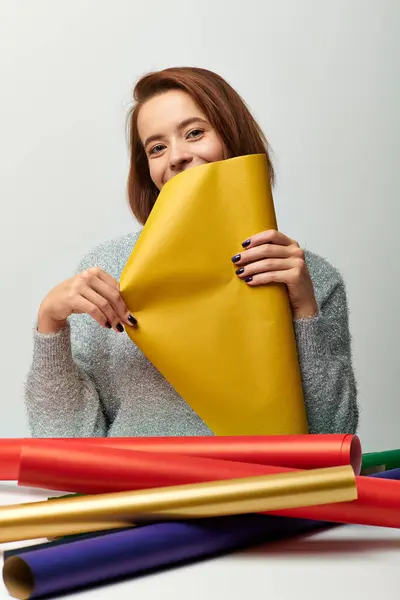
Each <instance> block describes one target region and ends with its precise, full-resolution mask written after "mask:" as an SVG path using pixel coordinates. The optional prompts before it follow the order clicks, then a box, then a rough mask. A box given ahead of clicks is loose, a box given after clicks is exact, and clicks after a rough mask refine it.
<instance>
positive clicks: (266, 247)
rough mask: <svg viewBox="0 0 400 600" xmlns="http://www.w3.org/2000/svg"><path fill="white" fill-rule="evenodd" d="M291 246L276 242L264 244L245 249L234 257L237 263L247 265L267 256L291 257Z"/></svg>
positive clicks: (234, 261) (233, 260)
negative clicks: (279, 244)
mask: <svg viewBox="0 0 400 600" xmlns="http://www.w3.org/2000/svg"><path fill="white" fill-rule="evenodd" d="M292 253H293V251H292V247H291V246H278V245H275V244H263V245H262V246H255V247H254V248H250V249H249V250H243V252H241V253H240V254H236V255H235V256H233V257H232V262H233V263H234V264H235V265H241V266H243V265H246V264H249V263H252V262H256V261H259V260H262V259H265V258H289V257H291V256H292Z"/></svg>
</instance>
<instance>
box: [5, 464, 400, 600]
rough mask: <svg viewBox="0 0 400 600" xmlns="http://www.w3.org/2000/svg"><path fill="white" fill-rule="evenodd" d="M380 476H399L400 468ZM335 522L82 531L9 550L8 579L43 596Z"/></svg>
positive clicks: (234, 519) (274, 520) (223, 521)
mask: <svg viewBox="0 0 400 600" xmlns="http://www.w3.org/2000/svg"><path fill="white" fill-rule="evenodd" d="M374 477H377V478H386V479H390V478H394V479H398V478H400V469H396V470H393V471H386V472H385V473H379V474H377V475H374ZM330 526H336V525H333V524H332V523H326V522H320V521H313V520H306V519H292V518H285V517H275V516H267V515H266V516H259V515H240V516H229V517H215V518H213V519H209V520H207V519H205V520H204V521H203V520H199V521H196V522H194V521H190V522H182V523H158V524H154V525H147V526H144V527H143V528H142V531H140V529H130V530H125V531H124V532H109V533H108V534H107V535H95V534H87V535H84V536H79V537H80V539H79V540H76V539H71V538H63V539H60V540H57V541H56V542H51V543H47V544H41V545H35V546H31V547H28V548H23V549H13V550H8V551H6V552H5V553H4V567H3V580H4V583H5V585H6V587H7V590H8V592H9V593H10V594H11V595H12V596H13V597H15V598H20V599H24V600H25V599H26V600H27V599H30V598H32V599H34V598H41V597H43V596H45V595H49V594H60V593H63V592H67V591H70V590H73V589H79V588H81V587H84V586H85V587H87V586H91V585H96V584H101V583H107V582H109V581H111V580H115V579H117V578H119V577H127V576H128V577H134V576H135V575H137V574H140V573H144V572H146V571H148V570H155V569H158V570H160V569H162V568H166V567H171V566H173V565H178V564H180V563H183V562H185V561H195V560H201V559H205V558H207V557H208V556H212V555H219V554H224V553H228V552H232V551H235V550H238V549H240V548H245V547H248V546H252V545H255V544H258V543H265V542H267V541H268V542H272V541H274V540H278V539H284V538H286V537H293V536H295V535H298V534H304V533H310V532H313V531H318V530H321V529H323V528H325V527H330ZM89 542H90V543H89ZM53 565H55V567H53Z"/></svg>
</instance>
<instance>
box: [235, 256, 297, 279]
mask: <svg viewBox="0 0 400 600" xmlns="http://www.w3.org/2000/svg"><path fill="white" fill-rule="evenodd" d="M296 266H297V260H296V259H295V258H286V259H285V258H283V259H281V258H268V259H266V260H259V261H257V262H253V263H250V264H249V265H246V266H243V267H239V269H237V270H236V275H238V277H240V279H245V278H246V277H248V276H249V275H257V274H259V273H266V272H268V271H284V270H287V269H293V268H295V267H296Z"/></svg>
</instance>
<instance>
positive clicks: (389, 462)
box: [361, 449, 400, 473]
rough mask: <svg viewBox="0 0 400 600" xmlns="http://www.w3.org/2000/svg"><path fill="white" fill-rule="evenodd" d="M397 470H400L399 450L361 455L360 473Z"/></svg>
mask: <svg viewBox="0 0 400 600" xmlns="http://www.w3.org/2000/svg"><path fill="white" fill-rule="evenodd" d="M398 468H400V449H394V450H384V451H382V452H366V453H364V454H363V455H362V464H361V473H365V472H366V471H368V472H377V470H378V471H388V470H390V469H398ZM372 470H374V471H372Z"/></svg>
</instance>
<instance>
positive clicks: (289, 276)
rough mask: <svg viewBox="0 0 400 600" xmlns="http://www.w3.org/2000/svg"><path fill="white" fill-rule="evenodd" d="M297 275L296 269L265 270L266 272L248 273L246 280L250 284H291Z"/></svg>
mask: <svg viewBox="0 0 400 600" xmlns="http://www.w3.org/2000/svg"><path fill="white" fill-rule="evenodd" d="M295 277H296V273H295V269H289V270H286V269H285V270H283V271H265V272H264V273H256V274H255V275H248V276H247V277H245V279H244V281H245V282H246V283H247V284H248V285H249V286H258V285H267V284H268V283H284V284H286V285H287V286H290V285H291V284H292V283H293V280H294V278H295Z"/></svg>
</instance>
